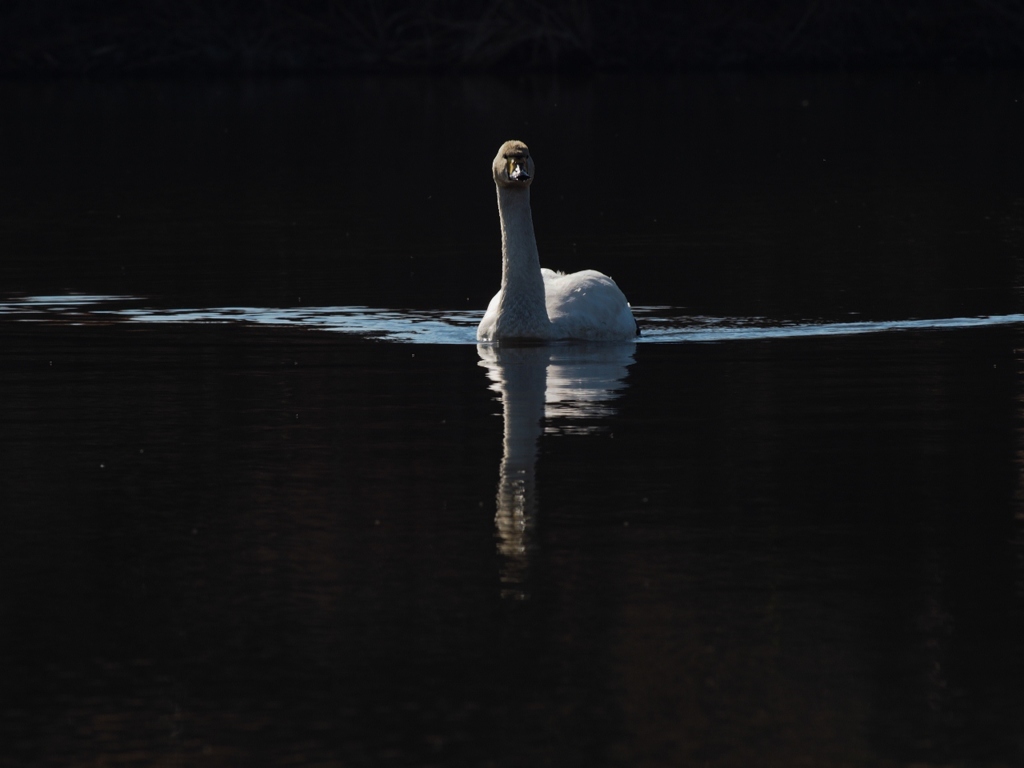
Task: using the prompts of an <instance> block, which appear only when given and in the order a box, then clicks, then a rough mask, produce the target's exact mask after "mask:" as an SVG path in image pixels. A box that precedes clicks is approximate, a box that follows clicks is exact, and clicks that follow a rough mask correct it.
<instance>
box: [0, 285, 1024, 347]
mask: <svg viewBox="0 0 1024 768" xmlns="http://www.w3.org/2000/svg"><path fill="white" fill-rule="evenodd" d="M144 302H145V300H144V299H140V298H135V297H130V296H103V295H82V294H69V295H65V296H27V297H18V298H14V299H9V300H7V301H3V302H0V319H5V320H10V321H19V322H39V323H50V324H61V325H97V324H111V323H119V322H125V323H145V324H159V323H182V324H193V323H233V324H247V325H273V326H289V327H292V328H308V329H311V330H321V331H329V332H335V333H346V334H352V335H356V336H361V337H364V338H379V339H383V340H389V341H400V342H412V343H421V344H476V326H477V323H479V322H480V318H481V317H482V316H483V312H482V311H481V310H474V311H457V310H456V311H430V310H412V309H375V308H372V307H360V306H347V307H282V308H273V307H214V308H182V309H165V308H153V307H146V306H144ZM635 312H636V314H637V317H638V319H639V320H640V324H641V327H642V329H643V335H642V336H641V337H640V338H639V339H638V340H637V341H638V342H641V343H655V344H657V343H683V342H703V343H713V342H725V341H736V340H762V339H791V338H803V337H814V336H850V335H859V334H866V333H893V332H903V331H933V330H934V331H938V330H946V329H968V328H980V327H989V326H1000V325H1018V324H1024V314H1008V315H984V316H976V317H945V318H911V319H903V320H864V321H850V322H815V321H804V322H780V321H776V320H771V319H769V318H764V317H707V316H695V315H686V314H684V310H682V309H679V308H675V307H636V308H635Z"/></svg>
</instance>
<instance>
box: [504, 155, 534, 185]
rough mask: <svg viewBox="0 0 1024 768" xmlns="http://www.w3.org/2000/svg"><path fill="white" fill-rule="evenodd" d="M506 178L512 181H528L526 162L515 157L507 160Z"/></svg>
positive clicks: (528, 174)
mask: <svg viewBox="0 0 1024 768" xmlns="http://www.w3.org/2000/svg"><path fill="white" fill-rule="evenodd" d="M508 177H509V178H510V179H511V180H512V181H529V179H530V173H529V171H527V170H526V162H525V161H524V160H520V159H519V158H516V157H511V158H509V161H508Z"/></svg>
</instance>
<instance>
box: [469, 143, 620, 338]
mask: <svg viewBox="0 0 1024 768" xmlns="http://www.w3.org/2000/svg"><path fill="white" fill-rule="evenodd" d="M492 175H493V176H494V183H495V187H496V188H497V192H498V214H499V217H500V219H501V255H502V276H501V290H499V291H498V293H497V294H495V296H494V298H493V299H491V302H490V304H489V305H488V307H487V312H486V313H484V317H483V320H481V321H480V326H479V327H478V328H477V338H478V339H479V340H481V341H501V340H509V339H522V340H537V341H555V340H559V339H580V340H588V341H621V340H627V339H632V338H634V337H636V335H637V325H636V320H635V319H634V318H633V312H632V310H631V309H630V307H629V302H628V301H626V297H625V296H624V295H623V293H622V291H620V290H619V287H618V286H617V285H616V284H615V281H614V280H612V279H611V278H610V277H608V276H607V275H603V274H601V273H600V272H596V271H594V270H592V269H588V270H584V271H582V272H574V273H572V274H569V275H565V274H562V273H560V272H553V271H551V270H550V269H541V267H540V257H539V256H538V254H537V239H536V237H535V235H534V232H533V215H532V213H531V210H530V184H532V182H533V175H534V169H533V159H532V158H531V157H530V156H529V149H527V147H526V145H525V144H523V143H522V142H520V141H508V142H505V143H504V144H503V145H502V146H501V149H499V150H498V155H497V157H495V158H494V163H493V165H492Z"/></svg>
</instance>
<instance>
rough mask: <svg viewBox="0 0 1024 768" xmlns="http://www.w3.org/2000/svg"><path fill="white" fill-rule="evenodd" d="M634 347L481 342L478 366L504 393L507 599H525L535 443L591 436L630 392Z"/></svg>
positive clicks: (502, 504) (502, 539)
mask: <svg viewBox="0 0 1024 768" xmlns="http://www.w3.org/2000/svg"><path fill="white" fill-rule="evenodd" d="M635 350H636V344H635V343H634V342H626V343H590V344H564V345H563V344H558V345H553V346H549V345H530V346H507V345H489V344H480V345H478V346H477V352H478V353H479V354H480V365H481V366H483V367H484V368H486V369H487V378H489V379H490V380H491V382H492V383H491V385H490V389H492V390H494V391H495V392H497V393H498V394H499V395H500V396H501V403H502V408H503V411H504V417H505V439H504V451H503V455H502V459H501V468H500V471H499V479H498V494H497V512H496V513H495V516H494V523H495V528H496V537H497V540H498V546H497V548H498V555H499V557H500V560H501V566H500V568H501V572H500V576H501V585H502V596H504V597H511V598H517V599H524V598H526V597H527V596H528V595H527V592H526V589H525V583H526V574H527V570H528V566H529V555H530V549H531V534H532V528H533V523H534V515H535V512H536V505H537V493H536V480H535V468H536V463H537V440H538V439H539V438H540V436H541V434H542V433H543V432H547V433H549V434H551V433H572V434H587V433H592V432H596V431H600V430H601V429H603V428H604V427H603V425H601V424H599V423H598V424H593V423H586V424H582V423H575V424H574V423H573V421H574V420H575V421H576V422H579V421H580V420H583V419H586V420H588V422H589V421H592V420H594V419H600V418H602V417H606V416H610V415H611V414H613V413H615V408H614V407H613V406H612V404H611V403H612V401H614V400H615V399H616V398H617V397H619V395H620V393H621V391H622V390H623V389H625V387H626V381H625V379H626V373H627V367H628V366H629V365H630V364H632V363H633V353H634V352H635Z"/></svg>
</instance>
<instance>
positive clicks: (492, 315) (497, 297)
mask: <svg viewBox="0 0 1024 768" xmlns="http://www.w3.org/2000/svg"><path fill="white" fill-rule="evenodd" d="M499 301H501V291H498V292H497V293H496V294H494V297H493V298H492V299H491V303H490V304H488V305H487V311H486V312H484V316H483V319H482V320H481V321H480V325H478V326H477V329H476V337H477V339H479V340H480V341H491V340H492V339H493V338H494V324H495V323H496V322H497V321H498V302H499Z"/></svg>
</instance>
